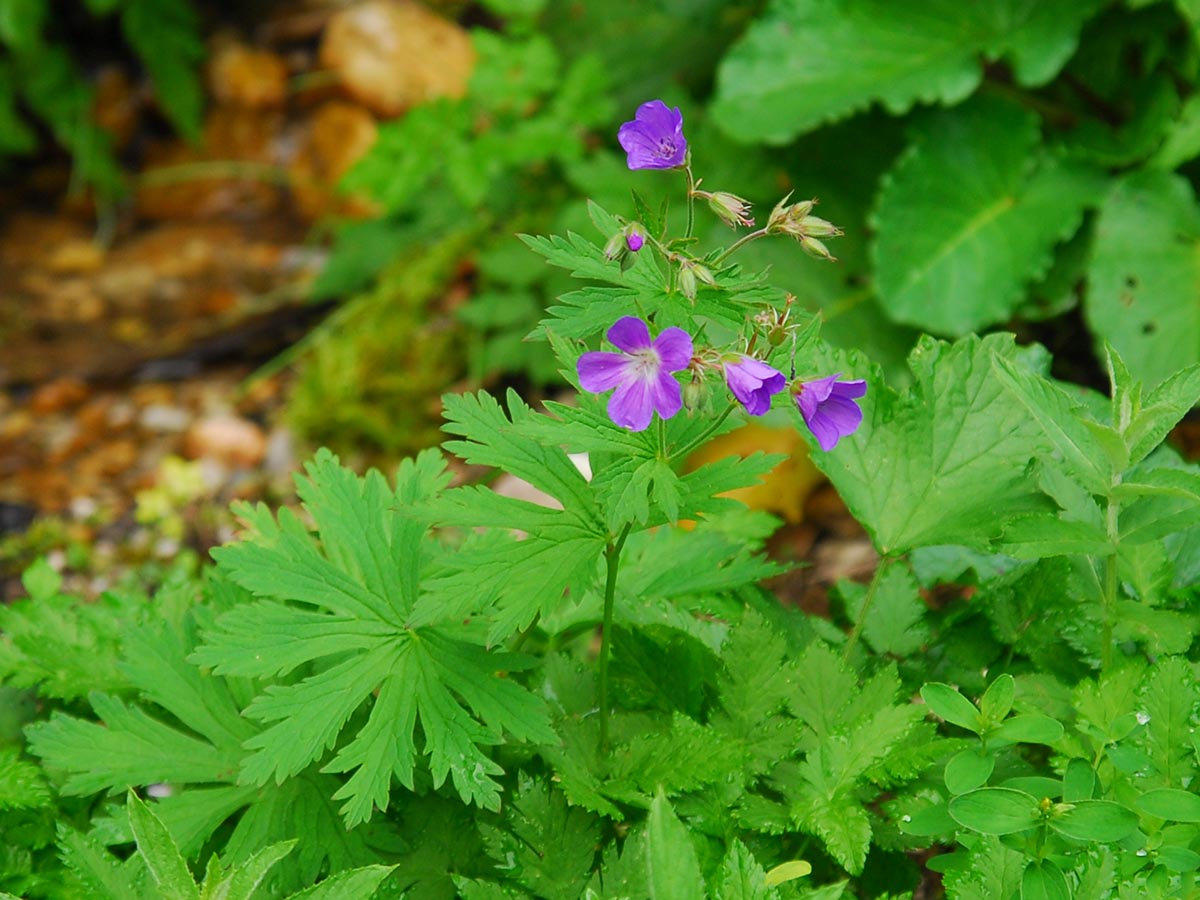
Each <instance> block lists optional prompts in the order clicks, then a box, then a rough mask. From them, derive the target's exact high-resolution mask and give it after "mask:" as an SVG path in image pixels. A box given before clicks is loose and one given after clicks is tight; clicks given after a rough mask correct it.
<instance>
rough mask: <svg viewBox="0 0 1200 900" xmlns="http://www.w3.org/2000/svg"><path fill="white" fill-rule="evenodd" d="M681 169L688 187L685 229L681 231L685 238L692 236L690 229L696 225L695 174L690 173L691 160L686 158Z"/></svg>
mask: <svg viewBox="0 0 1200 900" xmlns="http://www.w3.org/2000/svg"><path fill="white" fill-rule="evenodd" d="M683 171H684V173H685V174H686V175H687V182H688V188H687V230H686V231H684V233H683V236H684V237H685V238H690V237H691V236H692V231H693V230H694V229H695V227H696V176H694V175H693V174H692V163H691V160H688V163H687V165H686V166H684V169H683Z"/></svg>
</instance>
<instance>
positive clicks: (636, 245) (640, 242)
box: [625, 231, 646, 253]
mask: <svg viewBox="0 0 1200 900" xmlns="http://www.w3.org/2000/svg"><path fill="white" fill-rule="evenodd" d="M645 243H646V239H645V238H644V237H642V236H641V235H640V234H638V233H637V232H636V231H631V232H629V234H627V235H626V236H625V246H626V247H628V248H629V252H630V253H637V252H638V251H639V250H641V249H642V247H643V246H645Z"/></svg>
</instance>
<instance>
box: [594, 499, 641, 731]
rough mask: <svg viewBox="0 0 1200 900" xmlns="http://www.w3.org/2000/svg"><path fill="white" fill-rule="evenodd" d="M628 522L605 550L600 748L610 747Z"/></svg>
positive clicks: (601, 641) (629, 526) (601, 646)
mask: <svg viewBox="0 0 1200 900" xmlns="http://www.w3.org/2000/svg"><path fill="white" fill-rule="evenodd" d="M632 525H633V523H632V522H631V523H628V524H626V526H625V527H624V528H622V529H621V533H620V534H619V535H617V538H616V540H614V541H613V542H612V543H611V544H609V545H608V547H607V549H605V551H604V562H605V570H606V572H605V579H604V623H603V625H602V626H601V630H600V749H601V750H607V749H608V658H609V656H610V655H611V654H612V623H613V603H614V600H615V599H616V596H617V571H618V570H619V569H620V567H621V548H622V547H624V546H625V538H627V537H629V529H630V528H631V527H632Z"/></svg>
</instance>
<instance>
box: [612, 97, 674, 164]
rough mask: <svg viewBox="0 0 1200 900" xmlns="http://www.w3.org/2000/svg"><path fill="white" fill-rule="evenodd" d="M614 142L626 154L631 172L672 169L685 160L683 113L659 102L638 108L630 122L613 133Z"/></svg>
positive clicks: (650, 102) (652, 101)
mask: <svg viewBox="0 0 1200 900" xmlns="http://www.w3.org/2000/svg"><path fill="white" fill-rule="evenodd" d="M617 140H618V141H620V142H621V147H622V148H623V149H624V150H625V152H626V153H627V154H628V159H627V161H626V162H627V164H628V165H629V168H631V169H674V168H677V167H679V166H682V165H683V160H684V158H685V157H686V156H687V140H686V139H685V138H684V136H683V113H681V112H680V111H679V107H678V106H676V107H674V108H672V107H668V106H667V104H665V103H663V102H662V101H661V100H651V101H649V102H648V103H643V104H642V105H641V106H639V107H638V110H637V112H636V113H635V114H634V117H633V121H632V122H626V123H625V124H624V125H622V126H621V128H620V130H618V131H617Z"/></svg>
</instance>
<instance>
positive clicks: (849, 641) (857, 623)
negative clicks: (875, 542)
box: [842, 556, 890, 662]
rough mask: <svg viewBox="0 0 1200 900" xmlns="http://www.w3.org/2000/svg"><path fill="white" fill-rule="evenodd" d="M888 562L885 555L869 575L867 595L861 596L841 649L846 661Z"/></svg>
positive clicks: (860, 631)
mask: <svg viewBox="0 0 1200 900" xmlns="http://www.w3.org/2000/svg"><path fill="white" fill-rule="evenodd" d="M889 564H890V560H889V559H888V558H887V557H886V556H885V557H884V558H883V559H881V560H880V561H879V565H878V566H877V567H876V568H875V574H874V575H872V576H871V583H870V585H868V587H867V596H865V597H864V598H863V602H862V606H861V607H860V608H859V610H858V617H857V618H856V619H855V620H854V627H853V628H851V629H850V636H849V637H848V638H846V646H845V647H844V648H843V649H842V659H844V660H846V661H847V662H849V661H850V654H851V653H853V652H854V648H855V646H857V644H858V638H859V635H860V634H862V629H863V625H864V624H865V623H866V621H867V613H868V612H870V611H871V604H872V603H874V602H875V593H876V591H877V590H878V588H879V582H881V581H882V580H883V573H884V571H885V570H886V569H887V567H888V565H889Z"/></svg>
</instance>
